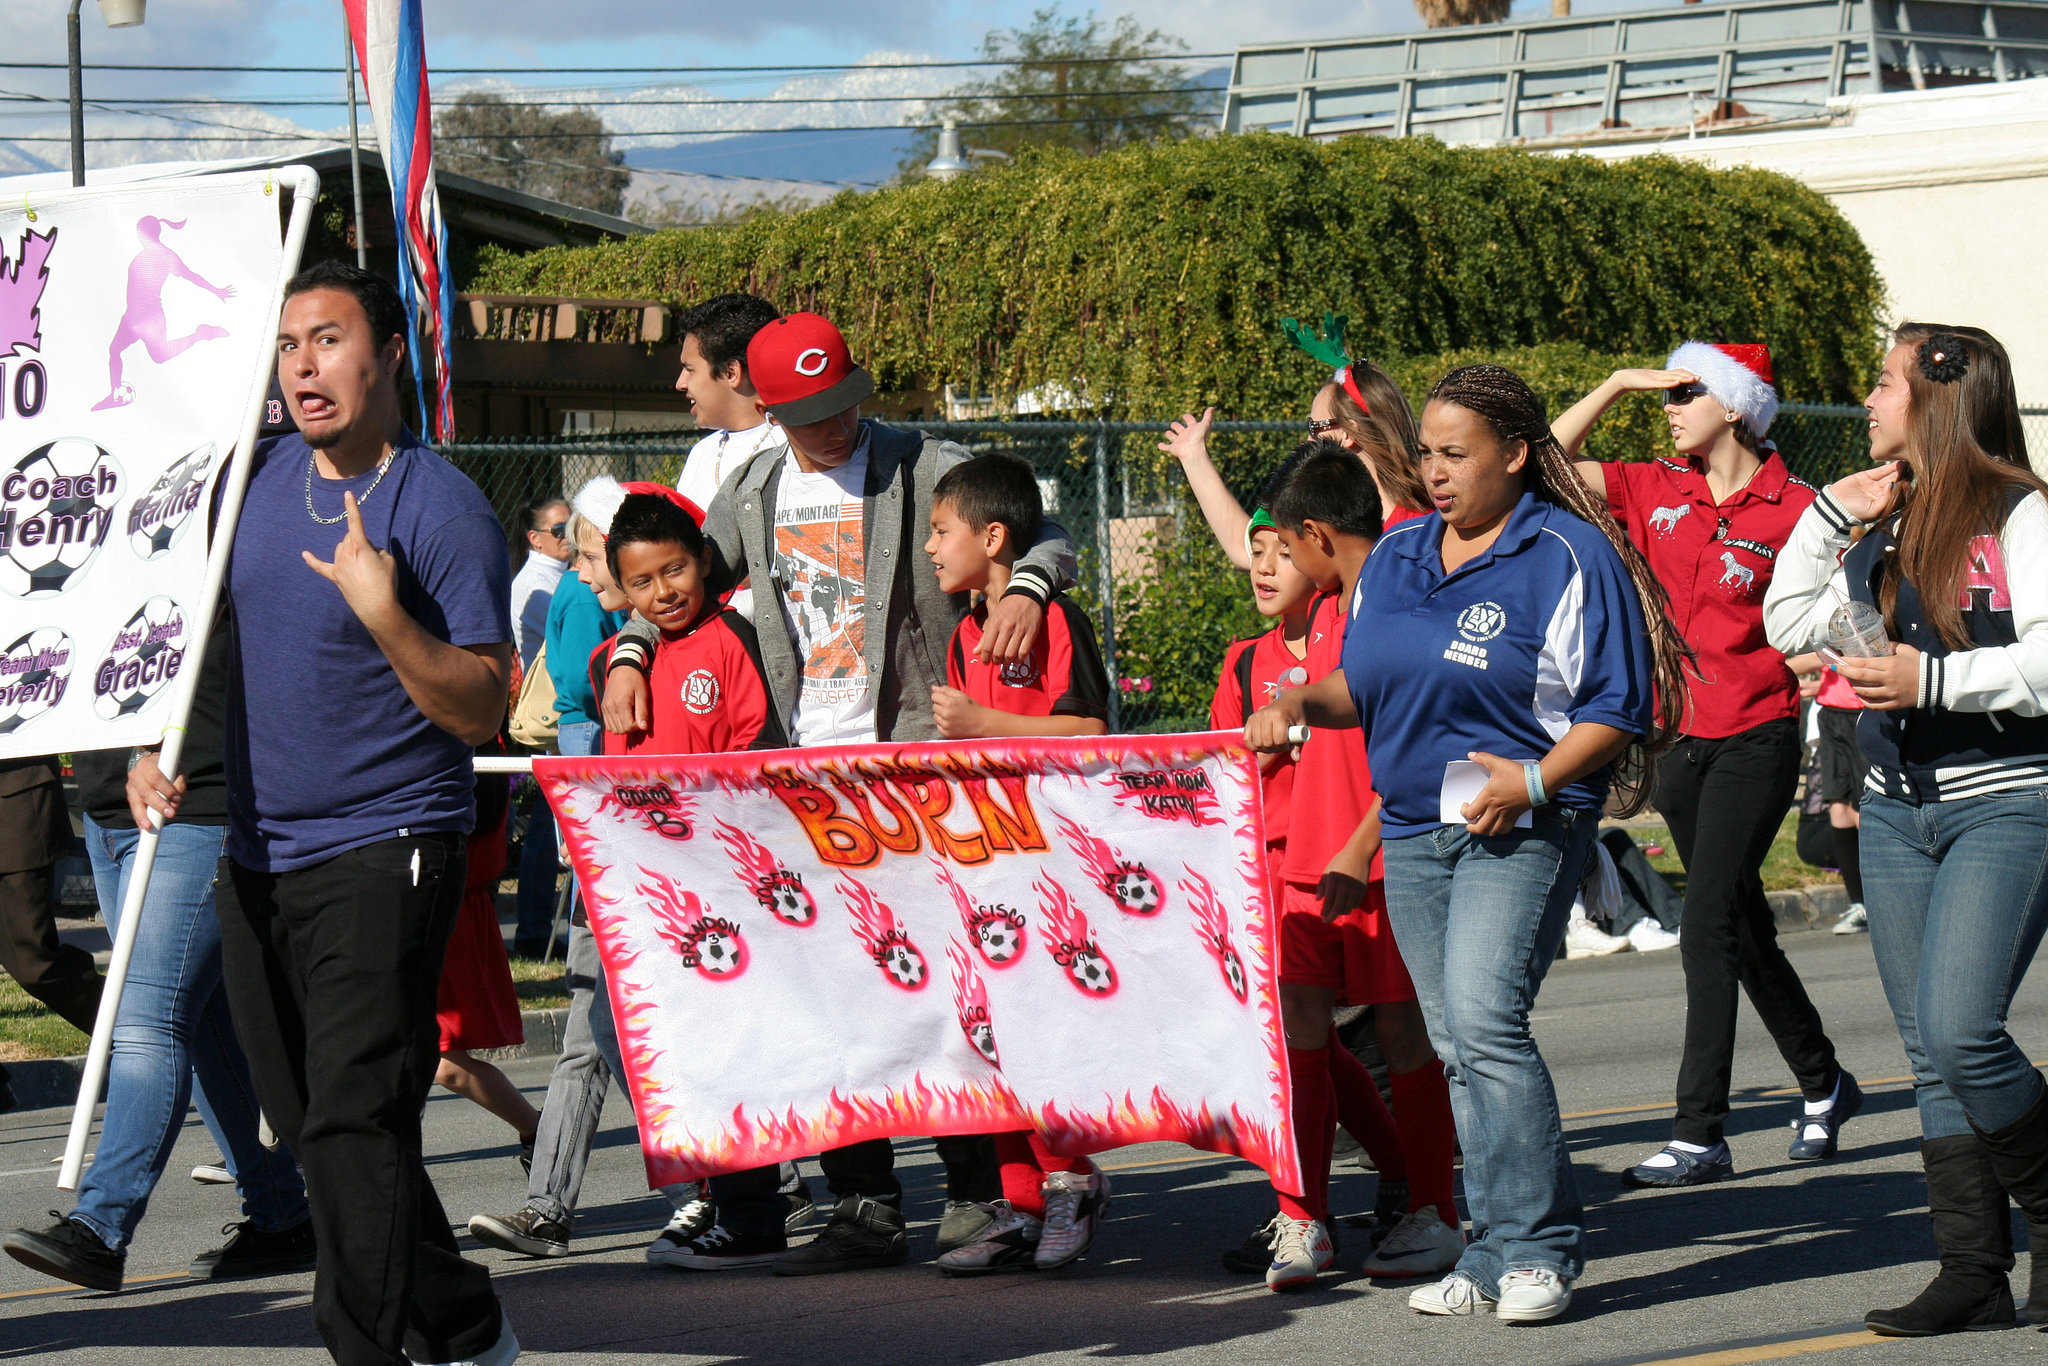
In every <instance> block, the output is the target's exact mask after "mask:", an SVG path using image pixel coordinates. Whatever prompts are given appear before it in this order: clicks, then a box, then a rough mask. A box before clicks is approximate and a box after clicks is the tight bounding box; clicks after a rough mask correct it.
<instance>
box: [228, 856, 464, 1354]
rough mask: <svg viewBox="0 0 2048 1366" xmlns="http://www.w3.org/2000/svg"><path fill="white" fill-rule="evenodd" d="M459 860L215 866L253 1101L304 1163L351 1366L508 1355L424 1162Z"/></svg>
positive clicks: (330, 1322)
mask: <svg viewBox="0 0 2048 1366" xmlns="http://www.w3.org/2000/svg"><path fill="white" fill-rule="evenodd" d="M462 877H463V842H462V839H461V837H460V836H458V835H453V834H422V835H416V836H412V837H409V838H403V839H392V840H385V841H382V842H381V843H378V844H372V845H368V846H365V847H364V848H361V849H353V850H350V851H349V852H347V853H345V854H340V855H337V856H336V857H334V858H332V859H330V860H328V861H327V862H326V863H322V864H319V865H317V866H315V867H312V868H304V869H299V870H297V871H294V872H289V873H260V872H255V871H253V870H251V869H248V868H244V867H242V866H240V865H239V864H237V863H235V862H234V861H233V860H231V859H222V860H221V876H220V879H219V882H218V884H217V886H216V897H215V902H216V905H217V907H218V910H219V914H220V922H221V954H222V960H223V966H224V968H225V971H226V977H227V990H228V1002H229V1004H230V1006H231V1007H232V1008H233V1012H234V1017H235V1029H236V1031H237V1032H238V1033H239V1034H240V1035H241V1036H242V1043H243V1047H244V1048H246V1049H247V1050H248V1054H249V1067H250V1070H251V1072H252V1073H253V1074H254V1075H255V1079H256V1094H257V1098H258V1099H259V1100H261V1101H262V1103H263V1113H264V1114H265V1115H266V1116H268V1117H269V1120H270V1123H271V1126H272V1127H273V1128H274V1129H275V1130H276V1131H277V1134H278V1137H279V1138H281V1139H283V1140H284V1142H285V1143H286V1144H287V1145H289V1146H290V1148H291V1149H292V1151H293V1152H295V1153H297V1154H298V1156H299V1165H300V1166H301V1167H302V1168H303V1169H304V1171H305V1174H306V1195H307V1198H308V1200H309V1201H310V1202H311V1205H312V1209H313V1236H314V1241H315V1243H316V1244H317V1246H318V1248H319V1257H320V1260H319V1271H318V1273H317V1275H316V1277H315V1279H314V1285H313V1318H314V1322H315V1324H316V1325H317V1326H318V1328H319V1330H320V1336H321V1337H322V1338H323V1339H324V1340H325V1341H326V1343H327V1350H328V1352H329V1353H331V1354H332V1355H333V1357H334V1359H335V1360H336V1361H337V1362H341V1363H343V1366H401V1364H402V1363H403V1362H404V1361H405V1360H406V1357H405V1356H404V1355H403V1354H402V1352H409V1353H410V1354H411V1356H412V1358H413V1359H414V1360H416V1361H454V1360H460V1359H462V1358H464V1357H468V1356H473V1355H476V1354H477V1353H480V1352H483V1351H486V1350H488V1349H489V1347H490V1346H491V1344H492V1343H494V1342H496V1341H497V1338H498V1319H499V1314H498V1302H497V1300H496V1298H495V1297H493V1296H492V1294H491V1286H490V1274H489V1273H488V1272H487V1271H485V1270H484V1268H483V1267H481V1266H478V1265H476V1264H475V1263H473V1262H466V1261H464V1260H463V1259H462V1257H461V1255H460V1254H459V1253H458V1252H457V1251H456V1247H455V1238H454V1235H453V1234H452V1233H450V1232H449V1228H448V1216H447V1214H446V1213H445V1212H443V1210H442V1208H441V1201H440V1199H439V1198H438V1197H437V1196H436V1195H435V1194H434V1186H433V1183H432V1182H431V1181H429V1180H428V1179H427V1169H426V1165H425V1163H424V1162H423V1161H422V1160H421V1155H420V1111H421V1109H422V1107H423V1106H425V1104H426V1100H427V1090H428V1088H429V1087H430V1086H431V1085H432V1084H433V1080H434V1068H435V1064H436V1062H437V1060H438V1057H439V1052H440V1043H441V1037H440V1030H439V1028H438V1026H437V1025H436V1023H435V1019H434V1003H435V990H436V987H437V985H438V984H439V982H440V977H441V957H442V954H443V952H444V951H445V950H446V949H447V946H448V935H449V932H450V931H451V930H452V929H453V928H454V926H455V916H456V911H457V909H458V908H459V907H460V905H461V903H462Z"/></svg>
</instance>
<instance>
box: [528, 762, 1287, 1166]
mask: <svg viewBox="0 0 2048 1366" xmlns="http://www.w3.org/2000/svg"><path fill="white" fill-rule="evenodd" d="M534 776H535V777H536V778H537V779H539V781H540V784H541V787H542V789H543V790H544V791H545V792H546V793H547V796H548V800H549V802H550V803H551V804H552V805H553V807H554V810H555V814H556V817H557V818H558V820H559V821H560V823H561V827H562V831H563V834H564V837H565V838H566V840H567V843H568V847H569V850H570V854H571V858H572V860H573V862H574V864H575V868H576V873H577V876H578V878H579V879H580V880H581V882H582V885H583V888H584V891H585V896H586V902H587V904H588V905H589V906H590V913H591V917H592V922H593V928H594V929H595V931H596V934H597V937H598V943H599V947H600V950H601V952H602V954H603V957H604V963H605V971H606V975H607V979H608V982H609V986H610V990H611V1001H612V1008H613V1011H614V1015H615V1018H616V1019H617V1021H618V1024H619V1042H620V1045H621V1049H622V1051H623V1053H624V1059H625V1064H626V1070H627V1073H628V1074H629V1080H630V1082H631V1089H632V1094H633V1103H634V1107H635V1109H636V1111H637V1113H638V1116H639V1120H640V1142H641V1147H642V1149H643V1150H644V1152H645V1154H646V1158H647V1171H648V1176H649V1179H650V1181H651V1182H652V1183H653V1184H655V1185H665V1184H669V1183H673V1182H678V1181H685V1180H691V1179H694V1178H696V1177H699V1176H705V1175H712V1174H716V1173H719V1172H726V1171H736V1170H741V1169H745V1168H749V1167H755V1166H761V1165H765V1164H767V1163H770V1162H776V1161H781V1160H783V1159H787V1158H796V1157H801V1156H804V1155H806V1154H810V1153H816V1152H819V1151H821V1150H823V1149H827V1148H833V1147H837V1146H840V1145H842V1144H846V1143H853V1142H858V1141H860V1140H862V1139H868V1138H878V1137H889V1136H896V1135H916V1134H974V1133H998V1132H1009V1131H1014V1130H1020V1129H1027V1128H1036V1129H1037V1130H1039V1131H1040V1132H1041V1133H1042V1134H1044V1135H1045V1137H1046V1139H1047V1140H1048V1142H1049V1143H1050V1144H1051V1146H1052V1147H1053V1149H1054V1150H1055V1151H1059V1152H1064V1153H1068V1154H1075V1153H1087V1152H1098V1151H1101V1150H1103V1149H1105V1148H1109V1147H1114V1146H1117V1145H1119V1144H1124V1143H1137V1142H1146V1141H1153V1140H1162V1139H1170V1140H1177V1141H1180V1142H1185V1143H1189V1144H1193V1145H1194V1146H1196V1147H1200V1148H1207V1149H1210V1150H1212V1151H1217V1152H1227V1153H1235V1154H1238V1155H1240V1156H1242V1157H1245V1158H1247V1159H1248V1160H1250V1161H1252V1162H1254V1163H1257V1164H1258V1165H1259V1166H1261V1167H1264V1168H1265V1169H1266V1170H1267V1171H1268V1172H1270V1173H1271V1174H1272V1175H1273V1177H1274V1179H1275V1180H1276V1181H1278V1182H1280V1183H1281V1184H1282V1185H1286V1186H1288V1187H1290V1188H1291V1189H1297V1190H1298V1189H1299V1188H1300V1187H1299V1185H1298V1184H1297V1183H1298V1180H1299V1166H1298V1163H1297V1162H1296V1159H1295V1150H1294V1139H1293V1132H1292V1126H1291V1124H1290V1122H1289V1118H1288V1116H1289V1090H1288V1075H1287V1060H1286V1046H1285V1041H1284V1037H1283V1035H1282V1033H1281V1028H1280V1012H1279V988H1278V984H1277V969H1278V932H1277V929H1276V920H1275V916H1276V912H1275V908H1274V907H1273V906H1272V905H1271V904H1270V894H1269V889H1268V887H1267V883H1266V874H1265V867H1264V859H1263V855H1264V847H1263V846H1264V840H1263V836H1262V833H1261V831H1262V819H1261V814H1260V808H1259V783H1258V771H1257V767H1256V764H1255V762H1254V760H1253V758H1252V756H1251V755H1250V754H1249V753H1248V752H1247V751H1246V750H1245V749H1244V748H1243V746H1242V744H1241V742H1240V740H1239V738H1238V737H1236V736H1234V735H1231V734H1227V733H1217V734H1212V735H1206V736H1195V735H1173V736H1111V737H1091V738H1086V739H1048V740H1021V741H1007V742H993V741H990V742H958V743H945V742H942V743H933V744H918V745H874V746H836V747H830V748H821V749H814V750H782V751H776V752H773V753H767V754H762V753H743V754H715V755H692V756H675V757H663V758H542V759H536V760H535V761H534Z"/></svg>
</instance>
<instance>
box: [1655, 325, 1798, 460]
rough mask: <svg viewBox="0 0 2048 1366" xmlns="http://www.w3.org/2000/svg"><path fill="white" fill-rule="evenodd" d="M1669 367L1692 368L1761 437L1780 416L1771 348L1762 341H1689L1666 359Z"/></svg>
mask: <svg viewBox="0 0 2048 1366" xmlns="http://www.w3.org/2000/svg"><path fill="white" fill-rule="evenodd" d="M1664 368H1665V369H1667V370H1690V371H1692V372H1693V373H1694V374H1695V375H1698V376H1699V377H1700V383H1702V384H1704V385H1706V386H1707V392H1708V393H1709V394H1712V395H1713V396H1714V401H1715V402H1716V403H1718V404H1720V405H1721V406H1722V407H1723V408H1726V409H1727V410H1728V411H1729V412H1731V413H1734V414H1735V415H1736V416H1737V417H1739V418H1741V419H1742V420H1743V421H1744V422H1746V423H1748V424H1749V429H1750V431H1752V432H1754V433H1756V435H1758V436H1762V435H1763V434H1764V433H1765V432H1768V431H1769V430H1770V429H1771V419H1773V418H1775V417H1776V416H1777V415H1778V391H1777V390H1776V389H1773V388H1772V387H1771V348H1770V347H1768V346H1765V345H1764V344H1763V343H1761V342H1757V343H1753V344H1728V345H1724V344H1722V343H1720V342H1701V341H1689V342H1687V343H1686V344H1685V345H1683V346H1681V347H1679V348H1678V349H1677V350H1676V351H1673V352H1672V353H1671V359H1670V360H1668V361H1666V362H1664Z"/></svg>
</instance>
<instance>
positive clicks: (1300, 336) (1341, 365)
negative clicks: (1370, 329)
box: [1280, 308, 1372, 416]
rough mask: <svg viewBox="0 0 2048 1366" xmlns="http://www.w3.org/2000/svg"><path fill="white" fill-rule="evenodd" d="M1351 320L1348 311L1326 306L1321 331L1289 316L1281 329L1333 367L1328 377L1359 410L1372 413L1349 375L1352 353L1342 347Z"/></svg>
mask: <svg viewBox="0 0 2048 1366" xmlns="http://www.w3.org/2000/svg"><path fill="white" fill-rule="evenodd" d="M1350 321H1351V316H1350V315H1349V314H1348V313H1332V312H1331V311H1330V310H1329V309H1327V308H1326V309H1324V310H1323V326H1322V330H1321V331H1320V332H1318V331H1316V329H1314V328H1313V327H1303V326H1302V325H1301V324H1300V323H1298V322H1296V321H1295V320H1294V319H1292V318H1282V319H1281V320H1280V330H1281V331H1282V332H1285V333H1286V334H1287V338H1288V340H1289V341H1291V342H1293V343H1294V344H1295V345H1296V346H1298V347H1300V348H1301V349H1302V350H1303V351H1306V352H1307V353H1308V354H1309V355H1311V356H1313V357H1314V358H1315V359H1317V360H1319V361H1321V362H1322V363H1323V364H1325V365H1328V366H1331V367H1334V369H1335V373H1334V374H1332V375H1331V376H1330V378H1331V380H1332V381H1333V382H1335V383H1336V384H1338V385H1340V386H1341V387H1342V388H1343V390H1344V392H1345V393H1347V394H1349V395H1350V396H1351V401H1352V402H1353V403H1356V404H1357V405H1358V410H1359V411H1360V412H1362V413H1364V414H1366V415H1367V416H1371V415H1372V405H1371V404H1370V403H1367V402H1366V401H1365V395H1364V394H1363V393H1361V392H1359V388H1358V381H1357V380H1356V379H1353V378H1352V376H1351V365H1352V360H1351V356H1350V355H1349V354H1348V353H1347V352H1346V351H1345V349H1344V328H1345V325H1346V324H1348V323H1349V322H1350Z"/></svg>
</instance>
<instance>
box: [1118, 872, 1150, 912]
mask: <svg viewBox="0 0 2048 1366" xmlns="http://www.w3.org/2000/svg"><path fill="white" fill-rule="evenodd" d="M1109 894H1110V895H1111V896H1113V897H1115V898H1116V904H1117V905H1118V906H1119V907H1121V908H1122V909H1124V910H1125V911H1128V912H1129V913H1130V914H1132V915H1150V914H1152V913H1153V912H1154V911H1156V910H1158V909H1159V884H1158V883H1157V882H1155V881H1153V879H1152V875H1151V874H1150V873H1148V872H1146V871H1145V870H1144V869H1143V868H1128V867H1127V868H1124V869H1123V870H1121V871H1120V872H1118V873H1117V875H1116V877H1115V878H1114V879H1112V880H1111V882H1110V884H1109Z"/></svg>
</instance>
